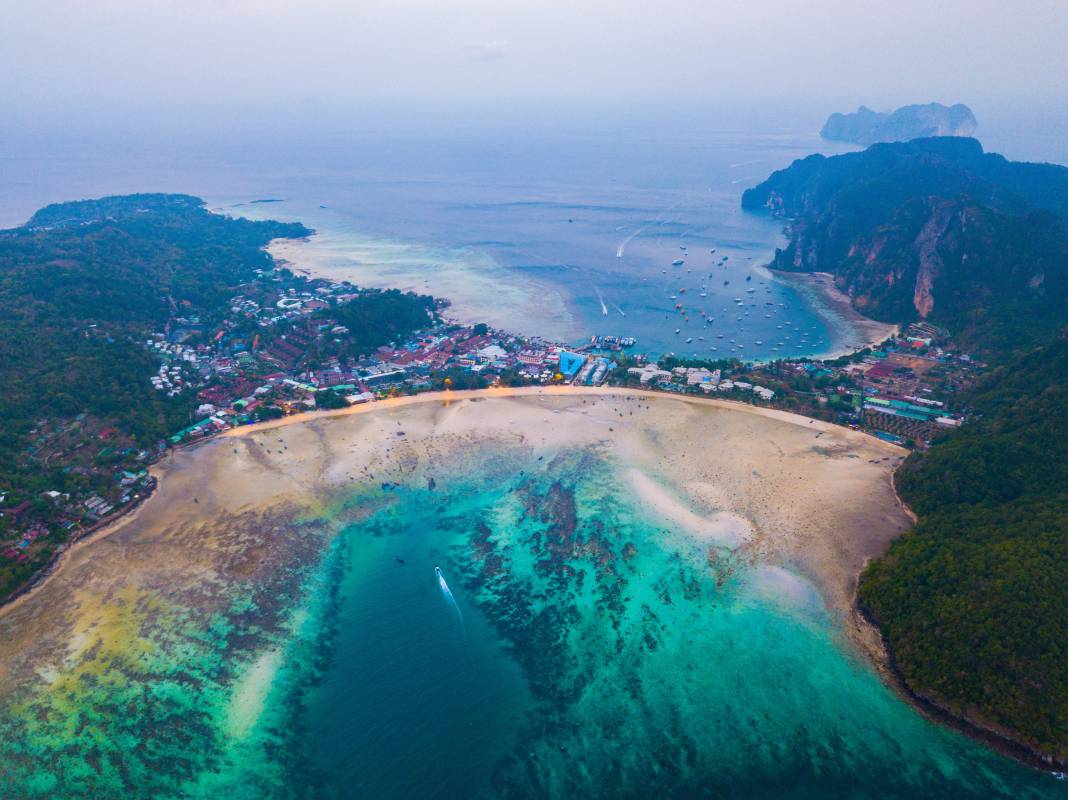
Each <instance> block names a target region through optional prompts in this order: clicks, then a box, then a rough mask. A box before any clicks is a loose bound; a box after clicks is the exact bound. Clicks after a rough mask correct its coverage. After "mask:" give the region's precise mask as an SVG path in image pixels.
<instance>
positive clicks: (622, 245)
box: [616, 228, 643, 258]
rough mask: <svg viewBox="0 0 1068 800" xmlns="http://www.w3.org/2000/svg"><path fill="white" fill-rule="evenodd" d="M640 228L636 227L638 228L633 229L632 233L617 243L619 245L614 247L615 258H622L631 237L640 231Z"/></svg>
mask: <svg viewBox="0 0 1068 800" xmlns="http://www.w3.org/2000/svg"><path fill="white" fill-rule="evenodd" d="M642 230H643V229H642V228H638V230H636V231H634V233H632V234H631V235H630V236H628V237H627V238H626V239H624V240H623V241H622V242H620V243H619V247H617V248H616V258H623V253H624V252H625V251H626V249H627V245H628V244H630V241H631V239H633V238H634V237H635V236H637V235H638V234H639V233H641V232H642Z"/></svg>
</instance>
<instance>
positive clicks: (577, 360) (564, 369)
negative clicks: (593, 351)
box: [560, 350, 586, 378]
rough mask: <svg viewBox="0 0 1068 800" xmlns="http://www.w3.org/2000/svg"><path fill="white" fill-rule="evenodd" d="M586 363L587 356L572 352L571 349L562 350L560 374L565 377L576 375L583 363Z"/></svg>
mask: <svg viewBox="0 0 1068 800" xmlns="http://www.w3.org/2000/svg"><path fill="white" fill-rule="evenodd" d="M585 363H586V356H584V355H580V354H579V353H572V352H571V351H570V350H561V351H560V374H561V375H563V376H564V377H565V378H573V377H575V373H577V372H578V371H579V370H580V369H582V365H583V364H585Z"/></svg>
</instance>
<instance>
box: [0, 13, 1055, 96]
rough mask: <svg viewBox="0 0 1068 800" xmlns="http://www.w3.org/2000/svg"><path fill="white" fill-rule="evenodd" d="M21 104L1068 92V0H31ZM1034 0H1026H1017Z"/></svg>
mask: <svg viewBox="0 0 1068 800" xmlns="http://www.w3.org/2000/svg"><path fill="white" fill-rule="evenodd" d="M6 4H10V9H9V11H7V12H5V13H4V14H3V19H4V23H3V25H2V26H0V98H2V99H3V103H4V104H5V105H6V106H7V112H8V113H9V114H29V115H39V116H41V117H44V116H47V115H49V114H56V115H62V114H63V113H69V112H70V111H71V110H75V109H78V110H80V109H85V108H99V109H127V110H130V111H136V110H137V109H150V108H151V109H169V110H171V111H176V112H182V111H185V110H188V111H189V112H190V113H195V112H196V111H200V110H204V109H210V108H229V109H238V108H244V109H254V108H257V107H264V106H274V107H277V106H278V105H284V106H286V107H294V104H304V105H305V106H314V105H320V106H323V107H331V108H333V107H353V106H359V105H364V106H375V105H381V106H386V105H396V106H403V105H405V104H410V105H414V106H420V107H426V108H440V107H442V106H445V107H447V106H450V105H457V104H458V105H463V106H468V107H483V108H486V109H504V110H507V109H509V108H517V107H522V106H525V105H526V106H538V107H542V106H544V107H548V106H552V105H558V106H560V107H568V106H570V107H582V106H583V105H588V106H589V107H596V108H621V107H622V108H633V107H641V106H667V107H670V106H671V105H672V104H709V105H714V104H716V103H723V104H733V105H750V106H757V107H758V106H761V105H768V104H777V105H779V106H790V107H800V106H810V107H814V108H815V107H818V108H819V110H820V116H823V115H824V114H825V113H826V112H827V111H829V110H844V109H852V108H855V107H856V106H857V105H859V104H860V103H865V104H867V105H869V106H872V107H874V108H880V109H881V108H891V107H896V106H898V105H902V104H905V103H909V102H927V101H930V100H940V101H943V102H946V103H953V102H965V103H968V104H970V105H973V107H974V106H982V105H984V104H986V105H988V106H994V105H999V106H1001V107H1005V108H1011V107H1013V105H1014V104H1015V105H1016V106H1021V107H1023V106H1025V105H1026V106H1034V105H1035V104H1040V103H1047V102H1056V103H1063V102H1064V101H1065V94H1066V92H1065V89H1064V87H1065V86H1066V85H1068V46H1066V43H1068V2H1066V0H1026V2H1024V3H1005V2H1004V0H997V1H996V2H994V1H990V0H895V2H878V3H875V2H866V1H865V0H825V1H823V2H821V1H820V0H804V1H801V0H746V1H744V2H743V1H741V0H739V1H735V0H659V2H654V1H653V0H615V2H608V0H536V1H535V0H520V1H516V0H33V2H17V0H2V3H0V5H6ZM1021 9H1023V10H1021Z"/></svg>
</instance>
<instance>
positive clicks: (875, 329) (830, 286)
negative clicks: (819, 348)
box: [770, 270, 900, 359]
mask: <svg viewBox="0 0 1068 800" xmlns="http://www.w3.org/2000/svg"><path fill="white" fill-rule="evenodd" d="M770 272H772V274H774V276H775V279H776V280H778V281H781V282H782V283H786V284H788V285H790V286H793V287H794V288H795V289H797V290H798V291H799V292H801V293H802V294H803V295H804V296H805V298H806V299H807V300H808V301H809V302H810V303H811V304H812V305H813V306H814V307H815V308H816V309H817V310H818V311H819V312H820V313H821V314H823V316H825V317H826V318H827V319H829V320H830V321H831V323H832V325H833V326H834V327H835V328H836V330H837V331H838V336H839V339H840V343H839V344H838V346H836V347H834V348H832V349H830V350H829V351H828V352H826V353H821V354H819V356H818V357H819V358H827V359H831V358H839V357H841V356H848V355H851V354H852V353H855V352H856V351H857V350H861V349H863V348H865V347H871V346H873V345H877V344H879V343H880V342H884V341H886V340H887V339H889V338H890V337H891V336H895V335H897V333H898V332H899V331H900V326H898V325H892V324H890V323H888V322H879V321H877V320H874V319H870V318H868V317H865V316H864V315H863V314H861V313H860V312H859V311H857V310H856V309H855V308H853V303H852V301H851V300H850V299H849V295H847V294H846V293H845V292H843V291H841V290H840V289H839V288H838V287H837V286H835V285H834V276H833V275H831V273H829V272H786V271H782V270H770Z"/></svg>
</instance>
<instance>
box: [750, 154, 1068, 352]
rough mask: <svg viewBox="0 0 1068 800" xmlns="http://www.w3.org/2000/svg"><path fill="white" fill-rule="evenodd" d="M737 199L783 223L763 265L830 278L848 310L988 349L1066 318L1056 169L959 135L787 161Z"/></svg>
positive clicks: (1065, 248)
mask: <svg viewBox="0 0 1068 800" xmlns="http://www.w3.org/2000/svg"><path fill="white" fill-rule="evenodd" d="M742 202H743V206H745V207H746V208H749V209H766V210H768V211H770V212H772V213H773V214H776V215H780V216H783V217H786V218H789V220H790V221H789V224H788V226H787V233H788V236H789V244H788V245H787V246H786V247H785V248H783V249H781V250H779V251H778V252H777V253H776V255H775V258H774V260H773V262H772V264H771V266H772V267H773V268H776V269H782V270H793V271H822V272H830V273H832V274H833V275H834V277H835V283H836V285H837V286H838V287H839V288H840V289H841V290H842V291H844V292H845V293H846V294H848V295H849V296H850V297H851V298H852V301H853V304H854V306H855V307H856V308H857V310H858V311H860V312H861V313H864V314H866V315H868V316H870V317H873V318H875V319H879V320H883V321H887V322H907V321H910V320H917V319H929V320H931V321H934V322H937V324H940V325H943V326H945V327H948V328H949V329H950V330H951V331H953V332H954V333H955V334H956V335H957V336H958V337H959V338H960V339H961V340H962V341H964V342H966V343H970V344H972V345H973V346H977V347H980V348H982V347H984V346H989V347H990V348H992V349H1000V348H1004V347H1007V346H1008V347H1011V346H1012V343H1013V342H1020V343H1021V344H1023V343H1025V342H1026V341H1029V340H1032V339H1033V338H1034V337H1035V336H1038V335H1039V331H1040V330H1041V331H1043V333H1042V334H1041V335H1045V332H1048V330H1049V329H1050V328H1055V327H1056V326H1059V325H1063V324H1065V323H1066V322H1068V229H1066V223H1065V217H1066V212H1068V169H1066V168H1064V167H1057V166H1052V165H1036V164H1014V163H1013V162H1009V161H1006V160H1005V159H1003V158H1001V157H1000V156H996V155H993V154H987V153H983V151H982V148H981V146H980V145H979V143H978V142H976V141H975V140H972V139H925V140H917V141H914V142H906V143H899V144H882V145H876V146H873V147H871V148H869V149H868V150H866V151H864V152H863V153H851V154H848V155H845V156H837V157H834V158H824V157H822V156H811V157H809V158H806V159H802V160H800V161H797V162H795V163H794V164H793V165H792V166H790V167H789V168H787V169H785V170H781V171H780V172H777V173H775V174H774V175H772V176H771V177H770V178H769V179H768V180H767V181H765V182H764V183H762V184H760V185H759V186H757V187H755V188H753V189H751V190H749V191H747V192H746V193H745V195H744V196H743V200H742Z"/></svg>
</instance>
